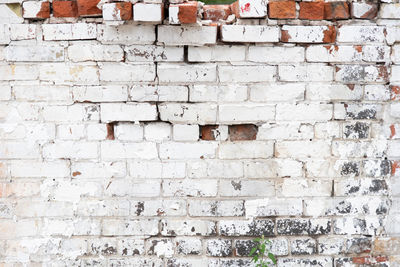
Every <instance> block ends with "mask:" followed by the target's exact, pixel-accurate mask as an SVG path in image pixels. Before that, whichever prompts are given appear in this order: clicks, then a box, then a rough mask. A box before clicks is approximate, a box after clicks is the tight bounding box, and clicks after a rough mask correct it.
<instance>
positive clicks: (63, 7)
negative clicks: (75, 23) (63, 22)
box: [53, 0, 78, 18]
mask: <svg viewBox="0 0 400 267" xmlns="http://www.w3.org/2000/svg"><path fill="white" fill-rule="evenodd" d="M53 16H54V17H58V18H69V17H70V18H75V17H78V5H77V3H76V1H57V0H54V1H53Z"/></svg>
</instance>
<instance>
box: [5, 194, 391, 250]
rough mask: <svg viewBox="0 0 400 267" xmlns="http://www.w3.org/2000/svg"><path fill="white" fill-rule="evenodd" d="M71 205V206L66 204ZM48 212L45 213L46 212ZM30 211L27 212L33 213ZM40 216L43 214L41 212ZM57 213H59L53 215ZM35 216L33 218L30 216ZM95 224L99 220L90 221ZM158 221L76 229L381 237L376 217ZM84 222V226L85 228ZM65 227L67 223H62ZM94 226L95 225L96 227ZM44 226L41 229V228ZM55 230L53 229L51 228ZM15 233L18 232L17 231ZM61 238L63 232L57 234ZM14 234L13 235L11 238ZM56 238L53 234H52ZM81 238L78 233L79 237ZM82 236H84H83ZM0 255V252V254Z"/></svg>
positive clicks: (35, 223)
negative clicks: (332, 234)
mask: <svg viewBox="0 0 400 267" xmlns="http://www.w3.org/2000/svg"><path fill="white" fill-rule="evenodd" d="M21 204H25V207H26V209H27V208H28V207H29V206H32V208H36V207H35V205H36V203H35V202H32V203H28V202H25V203H22V202H21ZM46 204H47V205H42V208H45V206H47V207H49V208H51V210H50V211H52V210H54V208H55V207H57V206H58V207H59V209H64V210H65V209H66V208H68V207H72V206H71V205H60V204H65V203H63V202H47V203H46ZM70 204H71V203H70ZM50 211H49V212H48V213H50ZM33 212H34V211H32V212H31V214H33ZM42 213H43V212H42ZM57 213H61V212H57ZM32 217H35V216H32ZM93 221H94V222H97V223H99V220H93ZM50 222H53V223H54V226H56V225H57V226H58V224H59V223H60V220H57V219H54V220H50V219H49V223H50ZM159 223H160V220H157V219H154V218H151V219H144V218H143V219H128V218H119V219H110V218H104V219H103V220H102V223H101V222H100V229H96V224H94V225H93V228H95V229H93V228H92V229H90V228H89V229H86V228H84V227H82V228H83V229H79V227H76V228H78V231H79V230H81V231H82V232H84V231H85V230H89V231H90V230H92V231H93V230H95V231H96V232H97V231H99V230H102V236H104V237H108V236H131V237H135V236H157V235H158V234H161V235H162V236H166V237H173V236H216V234H217V231H216V230H217V229H218V232H219V233H220V234H221V236H224V237H226V236H228V237H238V236H249V237H252V236H261V235H265V236H267V237H272V236H304V235H310V236H318V235H328V234H331V233H332V232H333V233H334V234H336V235H352V234H353V235H372V236H380V235H382V228H383V223H384V222H383V219H382V218H381V217H380V216H364V218H354V217H350V216H348V217H339V218H334V219H332V220H331V219H327V218H318V219H303V218H291V219H285V218H278V219H276V221H275V220H271V219H263V220H238V219H236V220H221V221H219V222H218V227H217V224H216V222H215V221H212V220H199V219H186V220H185V219H182V218H175V219H165V220H161V230H160V229H159ZM87 224H88V222H86V224H85V225H84V226H89V225H87ZM0 225H1V227H2V229H10V231H3V232H1V233H0V240H1V239H8V238H16V237H17V238H18V237H35V236H40V230H41V229H40V228H42V227H40V226H41V224H40V220H39V219H37V220H32V219H25V220H24V219H20V220H19V221H17V222H15V221H13V220H1V221H0ZM63 225H64V227H68V224H67V223H64V224H63ZM97 226H98V225H97ZM44 227H45V226H44ZM54 228H55V229H53V230H56V227H54ZM18 230H19V231H18ZM95 231H93V232H94V233H91V232H89V235H98V233H96V232H95ZM57 233H58V231H57ZM58 234H59V235H62V234H64V233H58ZM13 235H15V236H13ZM55 235H56V234H55ZM80 235H82V234H80ZM83 235H87V234H86V233H84V234H83ZM0 255H1V252H0Z"/></svg>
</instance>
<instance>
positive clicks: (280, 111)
mask: <svg viewBox="0 0 400 267" xmlns="http://www.w3.org/2000/svg"><path fill="white" fill-rule="evenodd" d="M332 116H333V105H332V104H278V105H276V120H277V121H326V120H330V119H332Z"/></svg>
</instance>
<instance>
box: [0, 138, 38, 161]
mask: <svg viewBox="0 0 400 267" xmlns="http://www.w3.org/2000/svg"><path fill="white" fill-rule="evenodd" d="M38 157H39V146H38V145H37V144H34V143H25V142H6V141H3V142H1V143H0V159H35V158H38Z"/></svg>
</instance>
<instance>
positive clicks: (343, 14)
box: [324, 2, 350, 20]
mask: <svg viewBox="0 0 400 267" xmlns="http://www.w3.org/2000/svg"><path fill="white" fill-rule="evenodd" d="M324 17H325V19H328V20H337V19H348V18H350V10H349V5H348V4H347V3H346V2H329V3H325V7H324Z"/></svg>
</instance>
